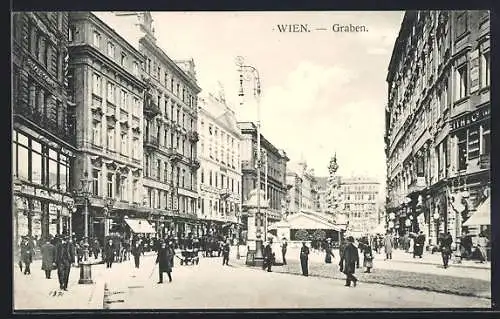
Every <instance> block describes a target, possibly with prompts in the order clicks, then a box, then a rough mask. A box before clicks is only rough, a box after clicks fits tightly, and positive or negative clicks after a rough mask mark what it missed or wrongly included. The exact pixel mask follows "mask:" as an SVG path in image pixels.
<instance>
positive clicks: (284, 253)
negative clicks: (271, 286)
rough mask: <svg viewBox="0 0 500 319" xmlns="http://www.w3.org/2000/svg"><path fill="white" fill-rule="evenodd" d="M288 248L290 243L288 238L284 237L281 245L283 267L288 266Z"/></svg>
mask: <svg viewBox="0 0 500 319" xmlns="http://www.w3.org/2000/svg"><path fill="white" fill-rule="evenodd" d="M287 247H288V243H287V241H286V238H284V237H283V243H282V244H281V255H282V256H283V265H286V249H287Z"/></svg>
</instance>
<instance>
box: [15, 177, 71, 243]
mask: <svg viewBox="0 0 500 319" xmlns="http://www.w3.org/2000/svg"><path fill="white" fill-rule="evenodd" d="M15 188H17V190H16V189H15V190H14V196H13V201H14V205H13V226H14V228H13V231H14V240H15V243H17V244H19V243H20V240H21V237H22V236H30V237H32V238H34V239H37V240H45V239H46V238H48V237H54V236H56V235H60V234H63V233H67V234H69V233H71V217H72V208H73V200H72V198H71V197H69V196H67V195H66V194H61V193H54V192H48V191H47V190H45V189H41V188H37V187H36V186H32V185H26V184H19V185H18V187H15Z"/></svg>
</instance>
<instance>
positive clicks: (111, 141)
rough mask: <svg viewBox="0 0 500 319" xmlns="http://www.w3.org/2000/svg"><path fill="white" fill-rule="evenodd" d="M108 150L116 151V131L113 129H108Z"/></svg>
mask: <svg viewBox="0 0 500 319" xmlns="http://www.w3.org/2000/svg"><path fill="white" fill-rule="evenodd" d="M108 149H110V150H114V149H115V130H114V129H112V128H111V129H108Z"/></svg>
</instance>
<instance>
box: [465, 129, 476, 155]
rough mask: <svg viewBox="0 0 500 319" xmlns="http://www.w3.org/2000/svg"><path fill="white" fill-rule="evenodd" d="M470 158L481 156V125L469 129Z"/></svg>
mask: <svg viewBox="0 0 500 319" xmlns="http://www.w3.org/2000/svg"><path fill="white" fill-rule="evenodd" d="M467 146H468V152H469V159H473V158H476V157H478V156H479V127H475V128H471V129H469V140H468V145H467Z"/></svg>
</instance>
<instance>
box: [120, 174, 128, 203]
mask: <svg viewBox="0 0 500 319" xmlns="http://www.w3.org/2000/svg"><path fill="white" fill-rule="evenodd" d="M127 197H128V196H127V178H126V177H123V176H122V178H121V179H120V200H122V201H126V200H127Z"/></svg>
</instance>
